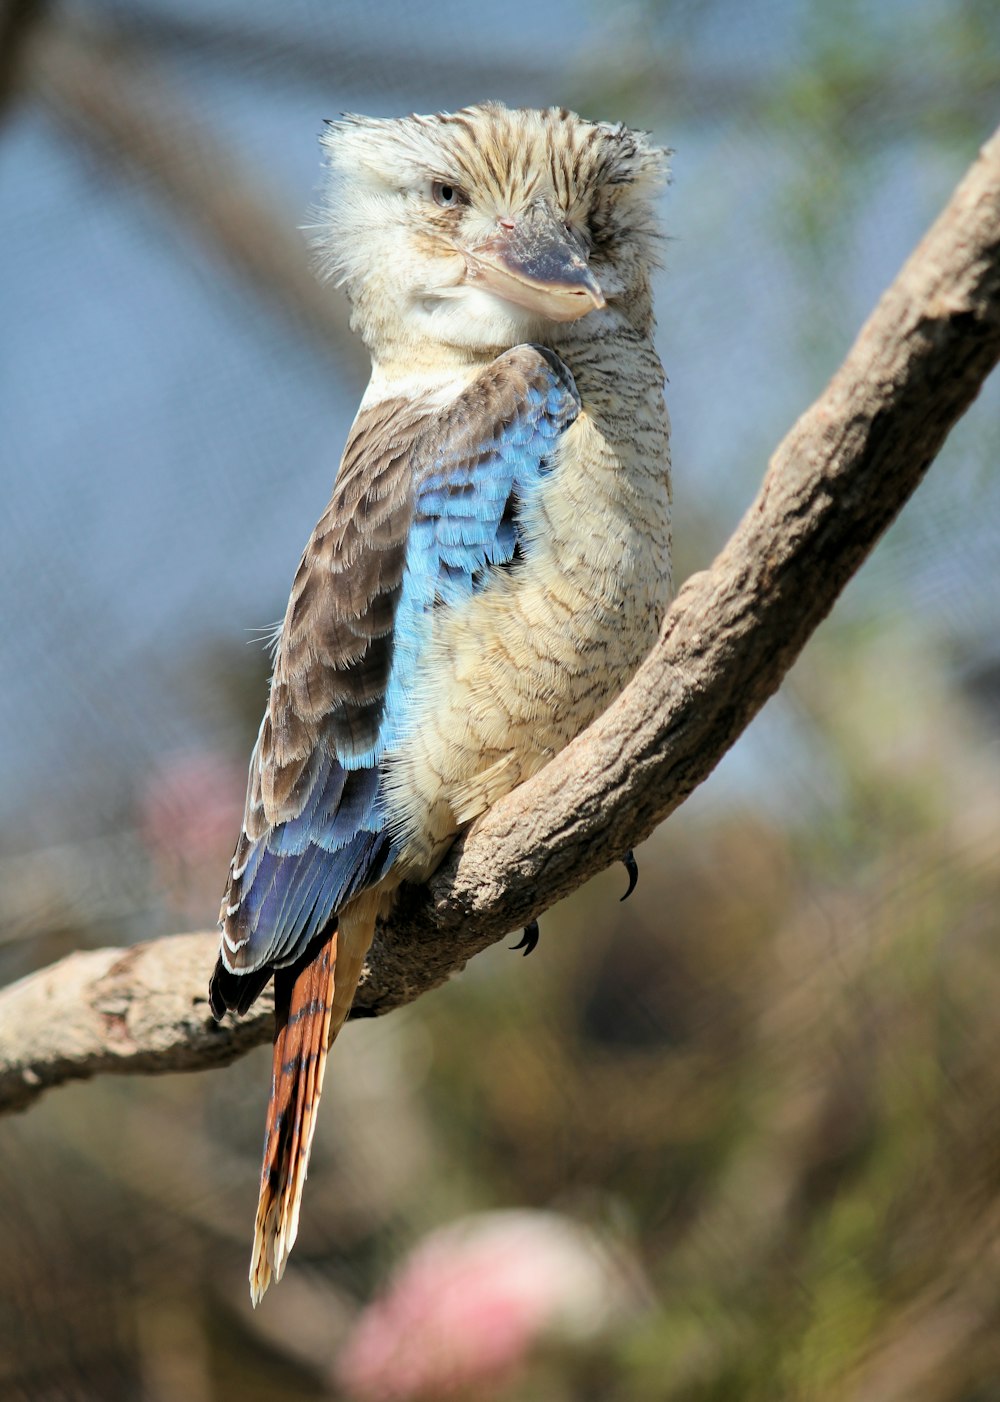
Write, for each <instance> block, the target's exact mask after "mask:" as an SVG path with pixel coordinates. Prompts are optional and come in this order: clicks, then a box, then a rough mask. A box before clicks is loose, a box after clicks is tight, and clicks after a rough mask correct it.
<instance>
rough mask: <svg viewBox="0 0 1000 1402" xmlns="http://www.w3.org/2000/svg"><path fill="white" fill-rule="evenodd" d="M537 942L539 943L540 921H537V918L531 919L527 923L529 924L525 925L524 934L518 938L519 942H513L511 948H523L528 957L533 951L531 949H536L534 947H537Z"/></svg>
mask: <svg viewBox="0 0 1000 1402" xmlns="http://www.w3.org/2000/svg"><path fill="white" fill-rule="evenodd" d="M537 943H538V921H537V920H529V921H528V923H527V925H525V927H524V934H523V935H522V936H521V938H520V939H519V940H518V942H517V944H512V945H511V949H523V950H524V957H525V958H526V959H527V957H528V955H529V954H530V953H531V951H532V950H533V949H534V947H535V945H536V944H537Z"/></svg>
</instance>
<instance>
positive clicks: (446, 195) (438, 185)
mask: <svg viewBox="0 0 1000 1402" xmlns="http://www.w3.org/2000/svg"><path fill="white" fill-rule="evenodd" d="M431 195H432V196H433V199H434V203H435V204H439V205H440V206H441V208H442V209H454V208H455V206H456V205H459V204H462V203H464V199H463V196H462V192H461V190H460V189H459V188H458V186H457V185H449V184H448V182H447V181H446V180H435V181H434V184H433V185H432V186H431Z"/></svg>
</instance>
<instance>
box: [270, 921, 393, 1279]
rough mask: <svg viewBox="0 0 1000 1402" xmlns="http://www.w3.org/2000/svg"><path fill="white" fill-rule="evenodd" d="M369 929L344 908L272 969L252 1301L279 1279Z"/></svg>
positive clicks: (372, 929)
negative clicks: (298, 958) (295, 959)
mask: <svg viewBox="0 0 1000 1402" xmlns="http://www.w3.org/2000/svg"><path fill="white" fill-rule="evenodd" d="M359 904H363V906H366V905H367V903H359ZM374 932H375V919H374V912H373V911H369V910H368V909H364V908H363V909H362V910H359V911H352V908H351V907H348V908H347V909H346V910H345V911H343V912H342V913H341V916H340V919H339V922H338V924H337V926H336V927H335V928H334V929H333V930H332V933H329V934H327V935H325V936H324V937H323V938H322V939H321V942H320V943H319V945H318V946H315V945H314V946H313V948H312V949H311V950H310V953H309V957H308V962H300V963H298V964H296V965H293V966H291V967H290V968H289V969H286V970H278V971H277V973H276V974H275V979H274V1002H275V1030H274V1051H273V1058H272V1073H271V1098H270V1101H269V1102H268V1106H267V1122H266V1125H265V1129H264V1163H263V1166H262V1168H261V1176H260V1197H259V1199H258V1202H257V1223H256V1228H255V1231H254V1240H253V1256H252V1258H251V1261H250V1298H251V1299H252V1301H253V1303H254V1304H255V1305H257V1304H259V1303H260V1301H261V1299H262V1298H263V1295H264V1291H265V1290H266V1289H267V1287H268V1286H269V1285H270V1283H271V1279H272V1277H273V1278H274V1280H280V1279H281V1277H282V1275H283V1274H284V1270H285V1266H286V1264H287V1262H288V1257H289V1254H290V1252H291V1249H292V1247H293V1245H294V1244H295V1237H296V1234H297V1232H298V1229H299V1207H300V1204H301V1202H302V1188H303V1185H304V1184H305V1181H306V1172H307V1170H308V1167H309V1150H310V1148H311V1147H312V1140H313V1133H314V1131H315V1129H316V1112H317V1110H318V1108H319V1098H320V1095H321V1094H322V1091H323V1073H324V1071H325V1069H326V1057H327V1052H328V1051H329V1049H330V1046H331V1044H332V1042H333V1039H334V1038H335V1037H336V1035H337V1033H338V1032H339V1031H340V1029H341V1027H342V1026H343V1025H344V1022H345V1020H346V1018H347V1014H348V1013H349V1012H350V1008H351V1003H352V1002H353V1000H354V993H355V990H356V988H357V986H358V979H359V978H360V977H361V970H362V968H363V967H364V962H365V955H366V954H367V953H368V948H369V946H370V945H371V942H372V936H373V934H374Z"/></svg>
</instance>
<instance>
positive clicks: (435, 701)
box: [211, 103, 670, 1303]
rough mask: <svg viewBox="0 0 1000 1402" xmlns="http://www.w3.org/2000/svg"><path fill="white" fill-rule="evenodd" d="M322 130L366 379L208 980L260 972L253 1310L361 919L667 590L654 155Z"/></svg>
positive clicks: (611, 665)
mask: <svg viewBox="0 0 1000 1402" xmlns="http://www.w3.org/2000/svg"><path fill="white" fill-rule="evenodd" d="M323 144H324V146H325V148H326V153H327V156H328V159H329V167H330V182H329V189H328V196H327V201H326V205H325V208H324V211H323V225H322V241H321V249H322V257H323V265H324V271H325V272H326V273H328V274H329V275H330V276H331V277H333V278H335V279H336V280H337V281H338V282H339V283H340V284H342V285H343V286H344V288H345V289H346V292H347V295H348V297H349V298H350V302H351V307H352V311H353V317H352V325H353V326H354V328H355V329H356V330H357V331H358V332H360V334H361V335H362V337H363V338H364V340H365V344H366V345H367V347H368V349H369V351H370V352H371V357H372V378H371V383H370V384H369V386H368V389H367V391H366V393H365V396H364V398H363V400H362V402H361V406H360V409H359V410H358V415H357V418H356V419H355V421H354V426H353V428H352V429H351V433H350V436H349V438H348V441H347V447H346V448H345V450H344V455H343V458H342V460H341V464H340V469H339V472H338V474H337V478H336V482H335V484H334V490H333V496H332V498H331V501H330V504H329V506H328V507H327V509H326V511H325V513H324V515H323V516H322V518H321V520H320V521H319V524H318V525H317V526H316V529H315V530H314V531H313V534H312V536H311V537H310V540H309V543H308V545H307V546H306V549H305V553H304V554H303V556H302V560H301V563H300V564H299V568H298V571H297V572H296V575H295V579H294V582H293V585H292V592H291V598H290V599H289V602H288V611H287V613H286V615H285V621H284V626H283V628H282V632H281V636H280V641H279V643H278V648H277V653H276V657H275V665H274V676H273V679H272V682H271V690H270V697H269V700H268V705H267V711H266V713H265V716H264V720H263V723H262V725H261V728H260V734H259V736H258V739H257V744H256V746H255V748H254V751H253V755H252V757H251V761H250V779H249V786H248V790H247V801H246V813H245V817H244V820H243V831H242V833H241V834H240V838H239V841H238V843H237V847H236V853H235V856H234V857H233V862H232V867H231V870H230V875H229V884H228V888H227V891H226V895H225V898H224V900H223V904H222V914H221V923H222V948H221V953H220V956H219V961H218V964H217V966H216V969H215V973H214V975H213V977H212V984H211V1002H212V1007H213V1010H214V1011H215V1013H216V1015H217V1016H222V1015H223V1014H224V1012H225V1011H226V1010H227V1009H235V1010H237V1011H239V1012H244V1011H245V1010H246V1009H247V1008H248V1007H249V1006H250V1004H251V1003H252V1002H253V1000H254V999H255V998H256V997H257V995H258V994H259V993H260V991H261V989H262V988H263V987H264V985H265V984H266V982H267V980H268V979H269V978H270V977H271V976H272V975H273V976H274V981H275V1002H276V1011H277V1021H276V1033H275V1042H274V1077H273V1084H272V1090H271V1101H270V1105H269V1108H268V1116H267V1133H266V1143H265V1151H264V1165H263V1172H262V1177H261V1187H260V1201H259V1205H258V1209H257V1225H256V1235H255V1239H254V1247H253V1260H252V1264H251V1271H250V1282H251V1294H252V1296H253V1299H254V1302H255V1303H256V1302H257V1301H258V1300H259V1299H260V1297H261V1295H262V1294H263V1292H264V1291H265V1290H266V1288H267V1286H268V1284H269V1282H270V1280H271V1278H272V1276H274V1277H275V1278H277V1279H280V1277H281V1274H282V1272H283V1270H284V1267H285V1264H286V1262H287V1259H288V1253H289V1251H290V1250H291V1247H292V1244H293V1242H294V1240H295V1236H296V1232H297V1229H298V1218H299V1205H300V1200H301V1194H302V1185H303V1182H304V1179H305V1175H306V1167H307V1162H308V1157H309V1146H310V1143H311V1140H312V1135H313V1131H314V1129H315V1125H316V1109H317V1104H318V1101H319V1096H320V1091H321V1089H322V1084H323V1072H324V1065H325V1061H326V1054H327V1050H328V1048H329V1045H330V1043H331V1042H332V1040H333V1038H334V1037H335V1036H336V1034H337V1032H338V1030H339V1029H340V1027H341V1026H342V1025H343V1022H344V1020H345V1018H346V1017H347V1014H348V1012H349V1010H350V1007H351V1002H352V1000H353V998H354V993H355V989H356V987H357V982H358V978H359V976H360V973H361V970H362V966H363V964H364V960H365V955H366V953H367V951H368V948H369V945H370V943H371V940H372V936H373V932H374V929H375V921H376V918H377V917H378V916H379V915H382V914H385V913H386V912H387V911H388V910H389V909H390V908H391V905H392V902H393V899H394V894H395V892H396V890H397V888H398V886H399V884H400V882H401V881H402V880H404V879H405V880H410V881H413V880H421V879H425V878H426V877H427V876H428V875H430V873H431V872H432V871H433V870H434V868H435V867H436V866H437V864H438V863H439V862H440V861H441V859H442V857H443V856H444V854H445V852H446V851H447V850H448V847H449V846H450V844H451V843H452V842H453V840H454V838H455V836H456V834H457V833H459V832H460V831H462V830H463V829H464V828H466V827H467V826H468V825H469V824H470V823H471V822H472V821H473V820H474V819H475V818H477V817H478V816H479V815H480V814H482V813H483V812H484V811H485V810H486V809H487V808H488V807H489V806H490V804H492V803H494V802H495V801H496V800H497V799H498V798H500V797H501V796H502V795H504V794H506V793H508V792H509V791H510V790H511V789H512V788H513V787H514V786H515V785H516V784H519V783H520V782H521V781H522V780H524V779H526V778H527V777H528V776H529V775H531V774H534V773H535V772H537V770H538V769H540V768H541V767H542V766H543V765H544V764H545V763H546V762H547V761H548V760H549V759H551V758H552V756H553V755H554V754H556V753H557V751H559V750H560V749H562V747H563V746H564V745H566V744H567V743H568V742H569V741H570V740H571V739H572V738H573V737H574V736H575V735H577V734H578V733H579V732H580V731H581V730H582V729H583V728H584V727H585V726H586V725H587V724H589V722H590V721H592V720H593V719H594V717H595V716H597V715H599V714H600V712H601V711H603V710H604V708H605V707H606V706H607V705H608V703H609V702H610V701H611V700H612V699H613V698H614V697H615V696H616V695H617V694H618V692H619V691H620V690H621V689H622V687H623V686H624V685H625V683H626V682H627V681H628V680H629V678H630V677H631V675H632V674H633V672H634V671H635V670H636V668H637V667H638V665H639V663H640V662H641V661H642V659H643V657H644V656H645V654H646V653H647V651H648V650H649V648H650V646H651V645H652V643H653V641H654V640H655V638H656V635H657V632H658V629H659V626H660V622H661V620H662V617H663V613H664V610H665V608H666V605H667V601H668V598H669V595H670V473H669V442H668V435H669V425H668V419H667V413H666V408H665V406H664V402H663V371H662V368H661V366H660V362H659V360H658V359H657V355H656V351H655V349H654V346H653V339H652V338H653V311H652V302H651V295H650V267H651V265H652V264H653V262H654V254H655V249H656V238H657V233H656V221H655V217H654V201H655V198H656V194H657V190H658V187H659V185H660V184H661V183H662V181H663V179H664V178H665V157H664V153H663V152H662V151H661V150H659V149H657V148H656V147H654V146H652V145H650V143H649V142H648V140H647V139H646V137H645V136H643V135H641V134H639V133H636V132H634V131H630V130H628V129H627V128H625V127H623V126H617V125H610V124H607V123H604V122H589V121H585V120H584V119H582V118H580V117H578V116H576V115H575V114H574V113H572V112H567V111H565V110H564V109H562V108H548V109H546V110H544V111H530V110H518V111H513V110H509V109H507V108H506V107H503V106H501V105H500V104H499V103H485V104H483V105H482V106H478V107H468V108H465V109H463V110H462V111H460V112H455V113H442V114H438V115H436V116H426V117H418V116H411V117H405V118H401V119H400V120H397V121H388V120H375V119H370V118H366V117H347V118H345V119H344V120H343V121H340V122H337V123H334V124H331V125H330V126H329V127H328V129H327V131H326V134H325V136H324V138H323Z"/></svg>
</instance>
